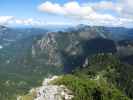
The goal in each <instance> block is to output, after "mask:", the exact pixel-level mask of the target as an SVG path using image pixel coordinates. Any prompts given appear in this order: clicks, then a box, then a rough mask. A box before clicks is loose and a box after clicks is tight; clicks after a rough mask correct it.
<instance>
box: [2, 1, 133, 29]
mask: <svg viewBox="0 0 133 100" xmlns="http://www.w3.org/2000/svg"><path fill="white" fill-rule="evenodd" d="M132 9H133V0H0V25H9V26H36V27H42V26H45V25H78V24H87V25H97V26H114V27H133V10H132Z"/></svg>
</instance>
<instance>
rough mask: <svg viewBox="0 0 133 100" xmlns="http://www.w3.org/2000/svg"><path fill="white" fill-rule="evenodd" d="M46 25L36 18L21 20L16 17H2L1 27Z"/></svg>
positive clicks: (0, 20)
mask: <svg viewBox="0 0 133 100" xmlns="http://www.w3.org/2000/svg"><path fill="white" fill-rule="evenodd" d="M45 24H46V23H45V22H44V21H41V20H39V19H36V18H27V19H20V18H16V17H14V16H0V25H30V26H43V25H45Z"/></svg>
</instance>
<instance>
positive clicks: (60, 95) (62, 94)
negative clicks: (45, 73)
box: [18, 76, 73, 100]
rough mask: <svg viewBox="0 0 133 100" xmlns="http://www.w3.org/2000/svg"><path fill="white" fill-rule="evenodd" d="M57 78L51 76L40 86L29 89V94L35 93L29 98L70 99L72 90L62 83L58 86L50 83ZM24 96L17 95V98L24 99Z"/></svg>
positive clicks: (40, 99)
mask: <svg viewBox="0 0 133 100" xmlns="http://www.w3.org/2000/svg"><path fill="white" fill-rule="evenodd" d="M57 78H59V77H58V76H53V77H51V78H46V79H45V80H44V81H43V84H42V86H40V87H38V88H33V89H31V90H30V93H29V94H33V93H34V94H35V95H34V97H31V98H33V100H72V98H73V95H72V91H70V90H69V89H67V88H66V87H65V86H63V85H60V86H58V85H52V84H50V82H51V81H54V80H55V79H57ZM32 96H33V95H32ZM24 98H25V97H24V96H22V97H18V100H26V99H24Z"/></svg>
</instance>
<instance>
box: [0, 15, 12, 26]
mask: <svg viewBox="0 0 133 100" xmlns="http://www.w3.org/2000/svg"><path fill="white" fill-rule="evenodd" d="M13 19H14V17H13V16H0V25H5V24H8V23H10V21H11V20H13Z"/></svg>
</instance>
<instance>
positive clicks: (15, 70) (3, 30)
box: [0, 25, 133, 86]
mask: <svg viewBox="0 0 133 100" xmlns="http://www.w3.org/2000/svg"><path fill="white" fill-rule="evenodd" d="M132 32H133V29H127V28H122V27H118V28H114V27H102V26H86V25H79V26H77V27H69V28H66V29H63V31H59V30H58V31H56V32H50V31H49V30H48V29H46V28H44V29H42V28H8V27H5V26H0V73H4V75H9V73H11V74H13V75H14V74H15V75H16V76H17V78H19V79H20V80H21V81H22V80H23V81H25V82H26V84H30V86H33V84H34V85H35V84H36V83H33V84H32V85H31V83H28V82H29V80H30V79H32V80H33V79H34V78H36V79H37V81H36V82H38V79H40V76H42V77H44V76H47V75H49V74H55V73H56V74H59V73H62V72H65V73H69V72H71V71H72V70H73V69H75V67H77V66H83V65H84V64H85V63H86V61H87V60H88V56H91V55H95V54H99V53H109V54H114V55H116V56H118V57H119V58H120V59H121V60H122V61H123V62H126V63H129V64H132V61H133V57H132V56H133V41H132V39H133V34H132ZM62 69H63V71H62ZM7 73H8V74H7ZM31 75H33V76H31ZM16 76H15V77H16ZM26 76H28V77H29V78H28V77H26ZM31 77H32V78H31ZM27 79H28V81H27ZM5 80H6V79H5ZM8 80H9V79H8ZM34 80H35V79H34ZM17 83H18V82H16V84H17Z"/></svg>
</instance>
